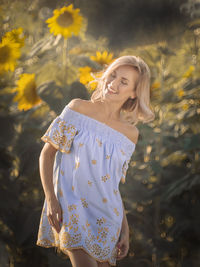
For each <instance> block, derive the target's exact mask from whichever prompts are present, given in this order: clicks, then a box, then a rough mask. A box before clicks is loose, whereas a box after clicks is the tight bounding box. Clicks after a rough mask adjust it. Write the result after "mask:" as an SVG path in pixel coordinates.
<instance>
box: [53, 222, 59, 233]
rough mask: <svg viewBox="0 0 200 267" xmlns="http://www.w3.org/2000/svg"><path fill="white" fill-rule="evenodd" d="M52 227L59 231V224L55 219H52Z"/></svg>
mask: <svg viewBox="0 0 200 267" xmlns="http://www.w3.org/2000/svg"><path fill="white" fill-rule="evenodd" d="M54 227H55V229H56V231H57V232H58V233H59V232H60V224H59V222H58V220H57V219H54Z"/></svg>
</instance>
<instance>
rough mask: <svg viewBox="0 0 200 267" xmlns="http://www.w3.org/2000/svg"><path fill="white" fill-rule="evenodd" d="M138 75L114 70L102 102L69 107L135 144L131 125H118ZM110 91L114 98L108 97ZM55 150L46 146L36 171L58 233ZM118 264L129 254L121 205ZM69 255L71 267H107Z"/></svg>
mask: <svg viewBox="0 0 200 267" xmlns="http://www.w3.org/2000/svg"><path fill="white" fill-rule="evenodd" d="M137 79H138V73H137V71H136V70H135V69H133V68H132V67H131V66H128V65H127V66H120V67H118V68H116V69H115V70H114V71H113V72H112V73H111V74H110V75H109V76H108V77H107V80H106V86H105V88H104V91H103V92H104V97H103V102H100V101H99V102H95V103H93V102H91V101H88V100H82V99H73V100H71V101H70V103H69V104H68V106H69V107H70V108H71V109H74V110H75V111H78V112H80V113H83V114H85V115H87V116H90V117H92V118H94V119H96V120H99V121H101V122H103V123H106V124H107V125H109V126H110V127H113V128H114V129H116V130H118V131H120V132H122V133H123V134H124V135H126V136H127V137H128V138H129V139H130V140H131V141H132V142H134V143H135V144H136V143H137V139H138V135H139V131H138V129H137V128H136V127H135V126H134V127H133V126H132V125H128V124H125V123H124V122H122V121H120V109H121V106H122V105H123V103H124V102H125V101H126V100H127V99H128V98H129V97H131V98H134V97H135V96H136V95H135V92H134V90H133V88H134V85H135V82H136V81H137ZM109 88H111V89H112V90H114V91H115V92H117V93H116V94H110V93H109V92H108V89H109ZM56 152H57V150H56V149H55V148H54V147H53V146H52V145H51V144H50V143H45V145H44V147H43V149H42V150H41V153H40V157H39V170H40V177H41V182H42V186H43V189H44V194H45V198H46V201H47V217H48V221H49V223H50V225H51V226H52V227H54V228H55V230H56V231H57V232H58V233H59V232H60V229H61V226H62V208H61V206H60V203H59V201H58V199H57V197H56V195H55V192H54V187H53V164H54V159H55V154H56ZM116 246H117V247H118V256H117V260H121V259H122V258H124V257H125V256H126V255H127V253H128V250H129V226H128V221H127V218H126V214H125V209H124V205H123V221H122V228H121V233H120V237H119V240H118V242H117V245H116ZM68 255H69V258H70V260H71V263H72V265H73V267H82V266H88V267H109V266H110V264H109V263H108V262H103V263H102V262H98V261H96V260H95V259H93V258H92V257H91V256H90V255H89V254H87V253H86V252H85V251H83V250H82V249H73V250H68Z"/></svg>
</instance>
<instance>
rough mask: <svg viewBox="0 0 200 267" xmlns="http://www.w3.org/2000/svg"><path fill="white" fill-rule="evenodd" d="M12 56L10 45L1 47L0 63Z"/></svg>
mask: <svg viewBox="0 0 200 267" xmlns="http://www.w3.org/2000/svg"><path fill="white" fill-rule="evenodd" d="M9 57H10V47H8V46H7V45H5V46H3V47H0V64H4V63H6V61H8V58H9Z"/></svg>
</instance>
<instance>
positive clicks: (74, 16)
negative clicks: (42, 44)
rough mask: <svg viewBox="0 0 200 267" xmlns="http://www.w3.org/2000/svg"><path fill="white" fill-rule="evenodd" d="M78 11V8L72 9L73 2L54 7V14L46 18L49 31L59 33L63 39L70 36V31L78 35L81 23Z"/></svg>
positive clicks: (81, 19) (81, 18)
mask: <svg viewBox="0 0 200 267" xmlns="http://www.w3.org/2000/svg"><path fill="white" fill-rule="evenodd" d="M79 11H80V9H79V8H77V9H73V4H71V5H69V6H64V7H62V8H61V9H55V10H54V12H53V13H54V16H53V17H51V18H49V19H47V20H46V22H47V23H48V27H49V28H50V32H51V33H53V34H54V35H58V34H61V35H62V36H63V37H64V38H65V39H67V38H69V37H71V36H72V33H73V34H74V35H78V34H79V32H80V29H81V26H82V23H83V17H82V16H80V15H79V14H78V13H79Z"/></svg>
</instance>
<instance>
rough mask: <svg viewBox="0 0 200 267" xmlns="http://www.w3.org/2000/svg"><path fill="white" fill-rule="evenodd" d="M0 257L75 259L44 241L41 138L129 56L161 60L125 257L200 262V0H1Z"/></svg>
mask: <svg viewBox="0 0 200 267" xmlns="http://www.w3.org/2000/svg"><path fill="white" fill-rule="evenodd" d="M0 22H1V24H0V25H1V43H0V125H1V133H0V150H1V153H0V159H1V160H0V169H1V171H0V183H1V186H0V266H2V267H7V266H9V267H18V266H20V267H27V266H29V267H40V266H41V267H57V266H59V267H64V266H71V264H70V262H69V259H68V258H66V256H65V255H63V254H62V253H59V254H56V252H55V249H54V248H48V249H47V248H42V247H39V246H36V244H35V243H36V239H37V232H38V226H39V220H40V215H41V211H42V205H43V201H44V193H43V189H42V185H41V181H40V177H39V168H38V159H39V154H40V151H41V149H42V147H43V145H44V143H43V142H42V141H41V139H40V137H41V136H42V135H43V133H44V132H45V131H46V129H47V127H48V126H49V124H50V123H51V122H52V120H53V119H54V118H55V117H56V116H57V115H58V114H59V113H60V112H61V111H62V109H63V108H64V106H65V105H66V104H67V103H68V102H69V101H70V100H71V99H73V98H82V99H90V95H91V93H92V92H93V91H94V90H95V88H96V83H95V81H93V80H94V76H95V75H97V76H98V75H100V73H101V70H103V68H104V67H105V66H106V65H107V64H109V63H111V62H112V61H113V60H114V59H115V58H117V57H119V56H121V55H127V54H131V55H137V56H140V57H141V58H143V59H144V60H145V61H146V62H147V64H148V65H149V67H150V69H151V74H152V77H151V104H152V107H153V110H154V112H155V115H156V118H155V120H154V121H152V122H150V123H147V124H143V123H139V124H138V125H137V127H138V129H139V130H140V136H139V141H138V143H137V149H136V151H135V152H134V154H133V156H132V159H131V161H130V166H129V169H128V172H127V178H126V183H125V184H121V183H120V191H121V195H122V198H123V202H124V205H125V209H126V212H127V219H128V222H129V227H130V249H129V253H128V255H127V257H125V258H124V259H123V260H121V261H118V262H117V266H126V267H129V266H130V267H134V266H136V267H188V266H189V267H198V266H200V227H199V225H200V215H199V210H200V198H199V195H200V116H199V114H200V65H199V62H200V61H199V47H200V39H199V38H200V1H199V0H188V1H187V0H186V1H181V0H176V1H172V0H149V1H144V0H140V1H136V0H129V1H128V0H127V1H125V0H115V1H113V0H112V1H111V0H87V1H84V0H77V1H62V0H60V1H58V0H57V1H56V0H55V1H52V0H51V1H49V0H48V1H47V0H40V1H39V0H31V1H30V0H26V1H25V0H24V1H22V0H21V1H20V0H18V1H15V0H7V1H3V0H1V1H0Z"/></svg>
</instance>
